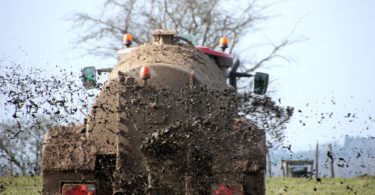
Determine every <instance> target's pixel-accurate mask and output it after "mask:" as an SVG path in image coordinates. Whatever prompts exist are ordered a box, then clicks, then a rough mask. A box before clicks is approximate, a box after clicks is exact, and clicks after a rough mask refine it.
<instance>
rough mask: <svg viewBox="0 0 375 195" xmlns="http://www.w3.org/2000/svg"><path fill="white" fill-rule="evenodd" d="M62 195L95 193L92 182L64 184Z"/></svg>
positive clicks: (90, 194)
mask: <svg viewBox="0 0 375 195" xmlns="http://www.w3.org/2000/svg"><path fill="white" fill-rule="evenodd" d="M62 195H96V188H95V185H94V184H64V185H63V188H62Z"/></svg>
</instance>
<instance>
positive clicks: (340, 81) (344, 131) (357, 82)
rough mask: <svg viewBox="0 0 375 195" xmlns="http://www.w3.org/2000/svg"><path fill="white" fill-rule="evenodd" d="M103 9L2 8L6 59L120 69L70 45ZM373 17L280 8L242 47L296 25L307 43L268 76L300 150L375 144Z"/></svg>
mask: <svg viewBox="0 0 375 195" xmlns="http://www.w3.org/2000/svg"><path fill="white" fill-rule="evenodd" d="M100 2H101V1H95V3H93V1H90V0H80V1H75V0H64V1H48V0H12V1H2V3H1V6H0V59H3V60H5V61H16V62H18V63H20V64H22V65H25V66H38V67H43V68H46V69H49V70H51V71H53V68H54V67H55V65H59V66H60V67H64V68H68V67H73V69H75V70H77V71H79V68H81V67H83V66H87V65H95V66H101V67H106V66H109V65H113V64H114V63H115V61H114V60H113V59H110V60H102V59H97V58H95V57H92V56H87V57H80V58H77V56H80V54H79V52H77V51H74V50H72V49H71V48H72V45H71V44H70V42H71V41H72V39H73V38H74V37H75V35H74V34H73V32H72V31H71V29H70V22H69V21H67V20H64V18H65V17H67V16H69V14H71V13H74V12H77V11H80V12H82V11H83V12H89V13H96V12H98V10H99V7H100ZM261 2H262V3H263V2H264V3H265V4H267V3H270V2H274V0H263V1H261ZM374 10H375V1H371V0H357V1H354V0H314V1H312V0H287V1H279V2H278V3H277V4H275V5H273V6H272V7H271V8H269V9H268V10H267V11H266V14H270V15H275V16H276V15H277V17H275V18H272V19H270V20H268V21H267V22H265V23H263V24H261V26H259V27H261V29H260V31H258V32H257V33H255V34H253V35H250V36H249V37H247V39H246V40H243V42H246V43H248V44H249V45H248V47H249V46H251V45H257V44H259V43H265V42H270V41H272V42H275V43H277V42H278V41H280V40H282V38H284V37H286V36H287V35H288V34H289V33H290V32H291V31H292V30H293V29H294V27H295V26H296V24H297V28H296V30H295V32H294V36H295V37H301V36H303V37H305V38H307V40H306V41H304V42H301V43H298V44H295V45H292V46H290V47H288V48H287V49H286V50H285V51H284V52H283V54H285V55H287V56H290V57H292V58H293V59H294V61H293V62H292V63H286V62H283V61H274V62H272V63H271V64H270V65H274V66H271V68H269V69H266V70H264V71H267V72H268V73H270V75H271V77H272V80H274V81H273V83H272V86H271V88H272V89H275V90H276V92H275V93H274V94H273V96H274V97H275V98H276V99H278V98H281V101H282V103H283V105H290V106H293V107H295V111H296V112H295V116H294V118H293V120H292V121H291V123H290V125H289V126H288V129H287V132H286V136H287V138H286V140H287V142H289V143H291V144H292V145H293V148H294V149H296V150H299V149H304V148H306V147H309V146H314V144H315V143H316V141H319V142H320V143H324V142H330V141H332V140H336V141H340V140H341V139H342V138H343V137H344V136H345V135H359V136H368V135H371V136H375V122H373V121H370V120H369V119H368V118H369V116H372V118H375V100H374V97H375V79H374V76H373V74H374V72H375V71H374V68H373V64H372V63H373V57H374V55H375V52H374V49H373V47H374V46H375V39H374V38H373V36H374V35H375V20H374V19H375V12H374ZM119 41H121V40H119ZM266 49H267V48H254V50H256V51H257V53H258V54H259V55H265V52H266ZM332 99H333V100H334V101H335V102H336V104H335V105H333V104H332V103H331V100H332ZM307 103H308V104H309V105H308V106H306V104H307ZM299 109H300V110H301V111H302V113H300V112H298V110H299ZM330 112H333V115H332V118H333V119H330V120H325V121H323V122H322V124H319V123H318V121H319V119H320V114H321V113H330ZM349 112H350V113H355V114H356V116H357V118H356V119H354V120H353V122H348V121H349V119H347V118H344V116H345V115H347V113H349ZM325 116H328V115H325ZM306 117H308V118H306ZM300 120H302V121H303V122H304V123H305V124H306V125H305V126H303V125H302V124H301V123H300V122H299V121H300ZM366 123H367V124H366ZM367 127H368V129H366V128H367Z"/></svg>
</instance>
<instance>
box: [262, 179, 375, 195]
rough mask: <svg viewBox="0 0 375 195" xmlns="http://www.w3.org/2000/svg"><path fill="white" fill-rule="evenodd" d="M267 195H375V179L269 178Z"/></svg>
mask: <svg viewBox="0 0 375 195" xmlns="http://www.w3.org/2000/svg"><path fill="white" fill-rule="evenodd" d="M266 186H267V194H290V195H297V194H298V195H300V194H339V195H341V194H359V195H372V194H375V177H356V178H322V179H321V181H320V182H318V181H317V180H316V179H315V178H312V179H303V178H282V177H276V178H267V183H266Z"/></svg>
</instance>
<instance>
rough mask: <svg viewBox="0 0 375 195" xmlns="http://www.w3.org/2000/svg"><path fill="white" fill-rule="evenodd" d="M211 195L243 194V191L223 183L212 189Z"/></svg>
mask: <svg viewBox="0 0 375 195" xmlns="http://www.w3.org/2000/svg"><path fill="white" fill-rule="evenodd" d="M212 194H213V195H243V192H242V191H240V190H237V189H235V188H233V187H229V186H227V185H225V184H222V185H220V186H219V187H218V188H217V189H215V190H213V191H212Z"/></svg>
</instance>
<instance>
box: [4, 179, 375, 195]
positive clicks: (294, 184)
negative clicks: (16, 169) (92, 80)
mask: <svg viewBox="0 0 375 195" xmlns="http://www.w3.org/2000/svg"><path fill="white" fill-rule="evenodd" d="M266 185H267V194H291V195H295V194H298V195H301V194H339V195H341V194H358V195H372V194H374V195H375V177H357V178H334V179H331V178H322V179H321V181H320V182H318V181H317V180H316V179H315V178H313V179H300V178H288V179H286V178H281V177H275V178H267V183H266ZM41 190H42V179H41V177H0V194H27V195H29V194H30V195H32V194H41Z"/></svg>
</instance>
